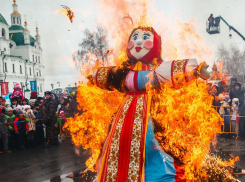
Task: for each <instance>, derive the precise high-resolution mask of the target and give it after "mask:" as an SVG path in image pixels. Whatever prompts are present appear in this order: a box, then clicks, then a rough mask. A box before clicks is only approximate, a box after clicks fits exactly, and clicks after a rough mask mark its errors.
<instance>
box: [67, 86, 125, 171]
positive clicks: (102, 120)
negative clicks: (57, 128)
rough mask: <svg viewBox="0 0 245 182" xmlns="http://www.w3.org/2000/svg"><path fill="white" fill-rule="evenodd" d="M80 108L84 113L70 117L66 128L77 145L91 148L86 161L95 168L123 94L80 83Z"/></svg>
mask: <svg viewBox="0 0 245 182" xmlns="http://www.w3.org/2000/svg"><path fill="white" fill-rule="evenodd" d="M77 93H78V94H77V101H78V102H79V106H78V107H79V109H83V111H84V113H83V114H82V115H76V116H75V117H74V118H70V119H68V121H67V122H66V123H65V125H64V128H68V129H69V130H70V132H71V136H72V141H73V142H74V144H75V145H76V146H79V145H81V146H82V147H83V148H84V149H89V150H91V157H90V158H89V159H88V160H87V161H86V165H87V166H88V170H92V171H94V170H95V164H96V162H97V159H98V158H99V156H100V152H101V149H102V145H103V143H104V142H105V139H106V137H107V135H108V132H109V127H110V124H111V120H112V116H113V115H114V114H115V113H116V111H117V109H118V107H119V105H120V103H121V102H122V98H123V97H122V96H123V95H122V94H121V93H119V92H117V91H115V92H109V91H105V90H102V89H99V88H97V87H94V86H93V87H87V86H86V85H80V86H79V87H78V89H77Z"/></svg>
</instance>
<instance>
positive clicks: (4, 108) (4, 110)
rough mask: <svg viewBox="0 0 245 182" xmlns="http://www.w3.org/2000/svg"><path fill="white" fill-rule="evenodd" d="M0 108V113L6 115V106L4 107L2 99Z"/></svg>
mask: <svg viewBox="0 0 245 182" xmlns="http://www.w3.org/2000/svg"><path fill="white" fill-rule="evenodd" d="M0 108H1V109H2V113H3V114H5V113H6V106H5V100H4V99H2V102H1V105H0Z"/></svg>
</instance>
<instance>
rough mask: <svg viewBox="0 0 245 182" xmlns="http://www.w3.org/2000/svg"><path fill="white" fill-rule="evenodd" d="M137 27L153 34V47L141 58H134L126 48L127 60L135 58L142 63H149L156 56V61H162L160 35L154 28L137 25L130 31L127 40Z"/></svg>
mask: <svg viewBox="0 0 245 182" xmlns="http://www.w3.org/2000/svg"><path fill="white" fill-rule="evenodd" d="M137 29H142V30H148V31H151V32H152V33H153V35H154V39H153V48H152V49H151V50H150V51H149V52H148V53H147V54H146V55H144V56H143V57H142V58H140V59H136V58H135V57H134V56H133V55H132V54H131V52H130V50H129V49H127V56H128V58H129V60H132V59H133V60H137V61H141V62H142V63H145V64H149V63H151V62H152V61H153V60H154V59H155V58H157V61H158V62H162V59H161V44H162V42H161V37H160V36H159V35H158V34H157V33H156V32H155V30H154V29H153V28H152V27H138V28H135V29H134V30H133V31H132V33H131V34H130V36H129V40H128V42H129V41H130V38H131V36H132V34H133V32H134V31H135V30H137Z"/></svg>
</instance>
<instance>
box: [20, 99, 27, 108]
mask: <svg viewBox="0 0 245 182" xmlns="http://www.w3.org/2000/svg"><path fill="white" fill-rule="evenodd" d="M21 105H23V106H24V105H28V99H27V98H24V99H23V101H22V104H21Z"/></svg>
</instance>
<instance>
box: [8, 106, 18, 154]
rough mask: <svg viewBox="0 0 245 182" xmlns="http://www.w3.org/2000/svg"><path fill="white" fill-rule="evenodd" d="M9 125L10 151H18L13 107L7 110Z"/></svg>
mask: <svg viewBox="0 0 245 182" xmlns="http://www.w3.org/2000/svg"><path fill="white" fill-rule="evenodd" d="M5 117H6V121H7V123H9V134H10V136H9V141H8V145H9V149H10V150H12V151H13V150H16V147H17V144H16V141H17V138H16V134H15V132H14V120H15V115H14V114H13V109H12V108H11V107H8V108H7V114H6V115H5Z"/></svg>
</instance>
